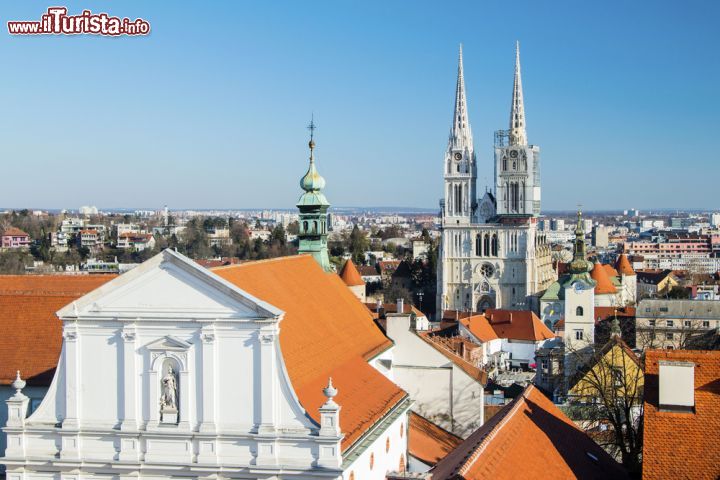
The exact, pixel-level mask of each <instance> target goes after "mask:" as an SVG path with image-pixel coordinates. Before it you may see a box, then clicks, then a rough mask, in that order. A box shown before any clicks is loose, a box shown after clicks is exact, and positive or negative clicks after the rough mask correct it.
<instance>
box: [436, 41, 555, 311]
mask: <svg viewBox="0 0 720 480" xmlns="http://www.w3.org/2000/svg"><path fill="white" fill-rule="evenodd" d="M462 61H463V59H462V49H461V50H460V58H459V64H458V78H457V87H456V92H455V107H454V114H453V125H452V129H451V131H450V138H449V141H448V146H447V150H446V152H445V159H444V163H443V172H444V184H445V188H444V199H443V200H441V202H440V209H441V230H442V235H441V245H440V251H439V256H438V260H439V261H438V272H437V273H438V275H437V283H438V299H437V305H438V309H441V310H440V311H442V310H463V311H470V310H474V311H484V310H485V309H487V308H503V309H514V310H527V309H537V296H538V294H539V293H541V292H542V291H544V290H545V289H546V288H547V287H548V286H549V285H550V284H551V283H552V282H553V281H554V280H555V273H554V271H553V268H552V262H551V258H550V246H549V245H548V243H547V241H546V238H545V236H544V235H543V233H542V232H541V231H539V230H538V228H537V219H538V216H539V214H540V163H539V153H540V149H539V147H537V146H536V145H530V144H528V141H527V134H526V129H525V108H524V103H523V93H522V80H521V75H520V56H519V50H516V60H515V80H514V85H513V95H512V106H511V113H510V128H509V130H507V131H503V132H502V133H501V134H500V135H496V137H497V139H498V140H497V141H496V146H495V155H494V178H495V181H494V186H493V189H492V192H490V191H487V192H486V193H485V194H484V196H483V197H482V198H481V199H478V197H477V185H476V184H477V172H478V162H477V157H476V154H475V150H474V146H473V138H472V131H471V128H470V122H469V119H468V110H467V98H466V93H465V79H464V73H463V63H462Z"/></svg>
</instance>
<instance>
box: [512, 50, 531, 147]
mask: <svg viewBox="0 0 720 480" xmlns="http://www.w3.org/2000/svg"><path fill="white" fill-rule="evenodd" d="M509 137H510V145H527V132H525V104H524V103H523V91H522V76H521V74H520V42H516V43H515V81H514V82H513V94H512V105H511V107H510V130H509Z"/></svg>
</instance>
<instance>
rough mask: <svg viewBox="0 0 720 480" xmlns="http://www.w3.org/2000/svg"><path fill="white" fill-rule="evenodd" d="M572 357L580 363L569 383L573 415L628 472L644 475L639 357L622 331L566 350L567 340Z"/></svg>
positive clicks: (641, 375) (570, 410) (569, 353)
mask: <svg viewBox="0 0 720 480" xmlns="http://www.w3.org/2000/svg"><path fill="white" fill-rule="evenodd" d="M615 323H616V325H617V322H615ZM618 330H619V326H618ZM568 357H569V358H568ZM568 360H570V362H571V363H574V364H575V365H579V367H578V371H577V372H576V374H575V375H574V376H573V377H571V380H570V385H569V386H570V389H569V391H568V405H569V407H568V413H569V415H570V417H571V418H572V419H573V420H574V421H575V422H576V423H578V424H579V425H580V427H581V428H583V429H584V430H585V431H586V433H588V434H589V435H590V436H591V437H592V438H593V439H594V440H595V441H596V442H597V443H598V444H599V445H600V446H602V447H603V448H604V449H605V450H607V451H608V452H609V453H610V454H611V455H614V456H615V458H617V459H618V460H620V461H621V462H622V464H623V465H624V466H625V468H626V469H627V470H628V472H630V473H631V474H634V475H639V473H640V471H641V470H640V469H641V461H642V447H643V386H644V374H643V369H642V363H641V361H640V359H639V358H638V357H637V356H636V355H635V354H634V353H633V352H632V350H630V348H629V347H628V346H627V344H625V342H623V341H622V339H621V338H620V335H619V331H618V332H616V333H615V334H613V335H612V337H611V339H610V341H609V342H608V343H606V344H605V345H604V346H603V347H601V348H597V347H592V346H591V347H586V348H585V349H582V350H574V349H570V350H567V346H566V362H568Z"/></svg>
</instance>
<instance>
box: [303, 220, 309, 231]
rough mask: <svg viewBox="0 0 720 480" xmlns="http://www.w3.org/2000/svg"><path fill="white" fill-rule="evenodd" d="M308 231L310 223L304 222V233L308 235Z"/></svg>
mask: <svg viewBox="0 0 720 480" xmlns="http://www.w3.org/2000/svg"><path fill="white" fill-rule="evenodd" d="M307 231H308V222H307V221H305V222H303V233H307Z"/></svg>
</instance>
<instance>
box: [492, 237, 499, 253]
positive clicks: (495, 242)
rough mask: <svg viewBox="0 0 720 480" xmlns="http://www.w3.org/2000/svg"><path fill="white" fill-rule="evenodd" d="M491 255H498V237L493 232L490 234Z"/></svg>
mask: <svg viewBox="0 0 720 480" xmlns="http://www.w3.org/2000/svg"><path fill="white" fill-rule="evenodd" d="M492 256H493V257H497V256H498V237H497V234H493V236H492Z"/></svg>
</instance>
